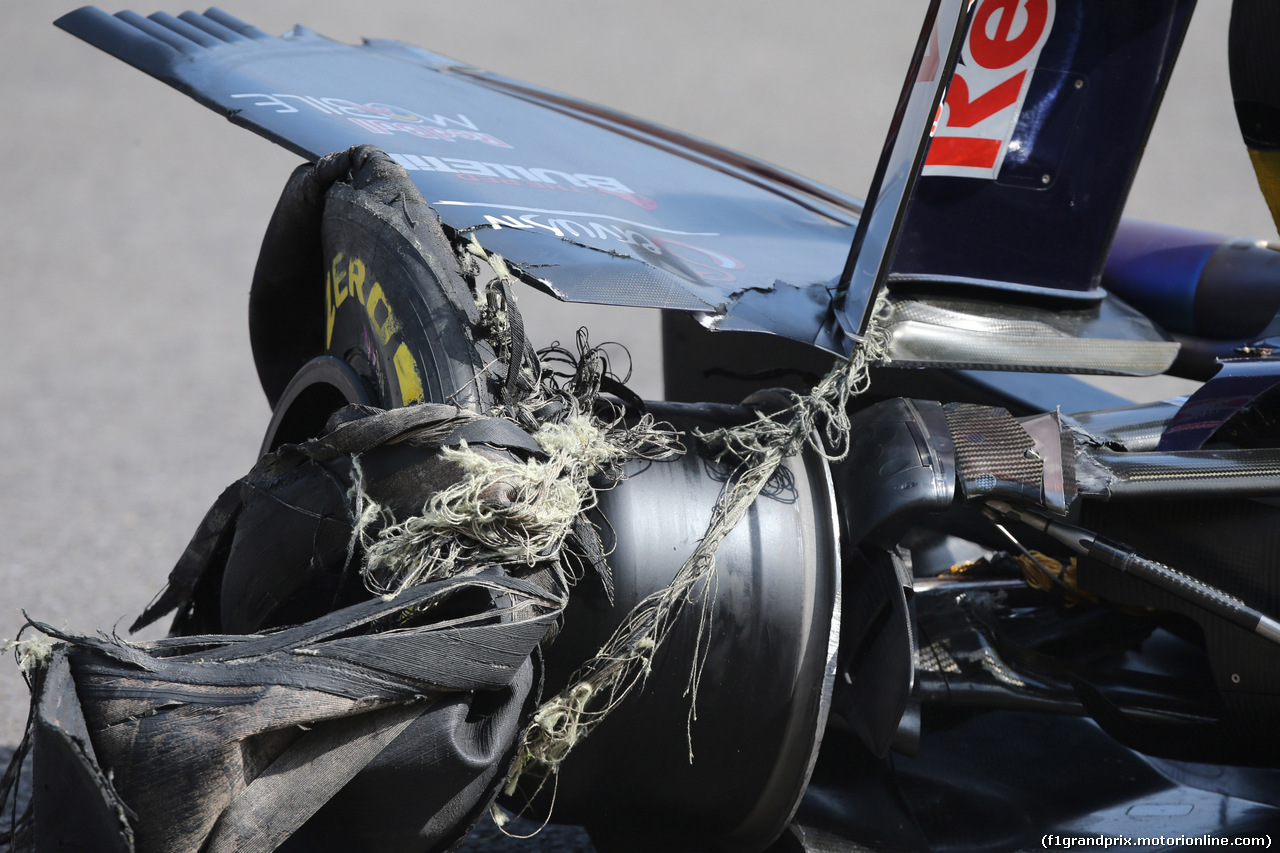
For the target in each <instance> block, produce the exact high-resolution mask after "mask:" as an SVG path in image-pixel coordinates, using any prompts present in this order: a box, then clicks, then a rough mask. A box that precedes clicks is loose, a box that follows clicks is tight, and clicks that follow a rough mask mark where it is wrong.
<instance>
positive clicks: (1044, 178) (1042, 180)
mask: <svg viewBox="0 0 1280 853" xmlns="http://www.w3.org/2000/svg"><path fill="white" fill-rule="evenodd" d="M1052 180H1053V176H1052V175H1041V176H1040V183H1042V184H1047V183H1049V182H1050V181H1052Z"/></svg>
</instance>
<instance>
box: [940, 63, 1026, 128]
mask: <svg viewBox="0 0 1280 853" xmlns="http://www.w3.org/2000/svg"><path fill="white" fill-rule="evenodd" d="M1026 76H1027V72H1026V71H1019V72H1018V73H1017V74H1015V75H1014V76H1012V77H1010V78H1009V79H1008V80H1005V81H1004V82H1003V83H1001V84H1000V85H999V86H996V87H995V88H994V89H992V90H991V91H990V92H987V93H985V94H982V95H979V96H978V97H976V98H974V99H972V100H970V99H969V84H968V83H966V82H965V81H964V78H963V77H961V76H960V74H959V73H958V72H957V73H956V75H955V76H954V77H953V78H952V79H951V88H950V89H948V90H947V127H973V126H974V125H975V124H977V123H978V122H980V121H982V120H983V119H984V118H987V117H988V116H993V115H995V114H996V113H998V112H1000V110H1003V109H1004V108H1005V107H1011V106H1013V105H1014V103H1016V102H1017V100H1018V93H1019V92H1021V91H1022V80H1023V78H1024V77H1026Z"/></svg>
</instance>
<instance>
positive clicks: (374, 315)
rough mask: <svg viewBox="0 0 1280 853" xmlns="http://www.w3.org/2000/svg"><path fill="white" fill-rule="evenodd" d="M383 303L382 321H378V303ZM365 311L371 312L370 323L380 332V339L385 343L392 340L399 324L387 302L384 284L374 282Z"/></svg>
mask: <svg viewBox="0 0 1280 853" xmlns="http://www.w3.org/2000/svg"><path fill="white" fill-rule="evenodd" d="M379 304H381V305H382V313H383V317H382V321H381V322H379V321H378V310H377V309H378V305H379ZM365 311H367V312H368V313H369V325H371V326H372V327H373V330H374V331H375V332H377V334H378V340H380V341H381V342H382V343H383V344H384V345H385V344H387V343H388V342H389V341H390V340H391V336H392V335H394V334H395V333H396V332H397V331H399V328H400V326H399V324H398V323H396V318H395V316H394V315H393V314H392V313H391V306H390V305H388V304H387V297H386V296H384V295H383V293H382V285H381V284H378V283H377V282H374V285H373V287H372V289H370V291H369V301H368V302H367V303H365Z"/></svg>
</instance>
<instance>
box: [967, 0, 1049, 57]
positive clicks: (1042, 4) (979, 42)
mask: <svg viewBox="0 0 1280 853" xmlns="http://www.w3.org/2000/svg"><path fill="white" fill-rule="evenodd" d="M1020 9H1025V10H1026V16H1027V19H1026V23H1025V24H1024V25H1023V27H1022V31H1021V32H1019V33H1018V34H1017V35H1014V34H1013V25H1014V20H1015V18H1016V17H1017V15H1018V11H1019V10H1020ZM997 15H998V16H999V17H998V18H997V17H996V16H997ZM993 18H994V19H995V29H994V31H993V32H988V31H987V30H988V28H989V27H990V26H991V23H992V19H993ZM1048 20H1049V0H987V2H986V3H983V4H982V7H981V8H979V9H978V13H977V15H976V16H975V17H974V20H973V27H972V29H971V30H970V36H969V53H970V55H971V56H973V58H974V60H975V61H976V62H977V63H978V64H979V65H981V66H982V67H983V68H1008V67H1009V66H1010V65H1013V64H1014V63H1015V62H1017V61H1018V60H1020V59H1022V58H1023V57H1025V56H1026V55H1027V54H1028V53H1030V52H1031V51H1032V50H1033V49H1034V48H1035V46H1036V42H1038V41H1039V40H1040V36H1041V34H1042V33H1043V32H1044V27H1045V24H1046V22H1047V21H1048Z"/></svg>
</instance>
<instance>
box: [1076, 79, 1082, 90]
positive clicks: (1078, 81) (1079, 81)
mask: <svg viewBox="0 0 1280 853" xmlns="http://www.w3.org/2000/svg"><path fill="white" fill-rule="evenodd" d="M1076 88H1077V89H1083V88H1084V81H1083V80H1076Z"/></svg>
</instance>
